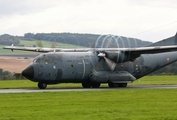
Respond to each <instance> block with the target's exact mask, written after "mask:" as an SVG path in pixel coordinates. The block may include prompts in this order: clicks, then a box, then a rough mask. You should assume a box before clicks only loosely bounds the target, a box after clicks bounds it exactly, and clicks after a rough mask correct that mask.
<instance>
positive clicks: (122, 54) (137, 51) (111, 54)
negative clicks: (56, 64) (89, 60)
mask: <svg viewBox="0 0 177 120" xmlns="http://www.w3.org/2000/svg"><path fill="white" fill-rule="evenodd" d="M3 48H4V49H11V50H12V51H13V50H21V51H33V52H43V53H46V52H88V51H93V52H96V53H97V56H98V57H103V58H104V57H106V58H109V59H110V60H112V61H114V62H116V63H119V62H126V61H134V60H135V59H136V58H137V57H139V56H140V55H141V54H155V53H163V52H172V51H177V46H154V47H139V48H84V49H62V48H38V47H19V46H5V47H3Z"/></svg>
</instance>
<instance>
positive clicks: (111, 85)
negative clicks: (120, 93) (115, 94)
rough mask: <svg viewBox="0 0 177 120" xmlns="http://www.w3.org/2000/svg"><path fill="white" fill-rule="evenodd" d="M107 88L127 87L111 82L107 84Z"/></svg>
mask: <svg viewBox="0 0 177 120" xmlns="http://www.w3.org/2000/svg"><path fill="white" fill-rule="evenodd" d="M108 86H109V87H110V88H115V87H127V83H112V82H109V83H108Z"/></svg>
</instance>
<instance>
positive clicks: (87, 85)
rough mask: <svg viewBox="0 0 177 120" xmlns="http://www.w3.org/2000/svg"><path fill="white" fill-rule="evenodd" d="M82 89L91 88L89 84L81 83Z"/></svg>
mask: <svg viewBox="0 0 177 120" xmlns="http://www.w3.org/2000/svg"><path fill="white" fill-rule="evenodd" d="M82 87H83V88H91V84H90V82H83V83H82Z"/></svg>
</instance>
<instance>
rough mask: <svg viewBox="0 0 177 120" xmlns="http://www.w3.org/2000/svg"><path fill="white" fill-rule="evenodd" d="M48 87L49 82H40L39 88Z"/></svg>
mask: <svg viewBox="0 0 177 120" xmlns="http://www.w3.org/2000/svg"><path fill="white" fill-rule="evenodd" d="M46 87H47V84H46V83H41V82H38V88H39V89H45V88H46Z"/></svg>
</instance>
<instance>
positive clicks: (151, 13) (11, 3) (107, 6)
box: [0, 0, 177, 42]
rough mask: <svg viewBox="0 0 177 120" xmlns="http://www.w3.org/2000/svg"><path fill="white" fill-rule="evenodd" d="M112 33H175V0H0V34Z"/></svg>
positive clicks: (150, 37)
mask: <svg viewBox="0 0 177 120" xmlns="http://www.w3.org/2000/svg"><path fill="white" fill-rule="evenodd" d="M27 32H31V33H51V32H57V33H58V32H71V33H92V34H113V35H121V36H126V37H134V38H139V39H142V40H146V41H151V42H156V41H158V40H161V39H164V38H168V37H171V36H173V35H175V33H176V32H177V0H0V34H6V33H7V34H11V35H24V33H27Z"/></svg>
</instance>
